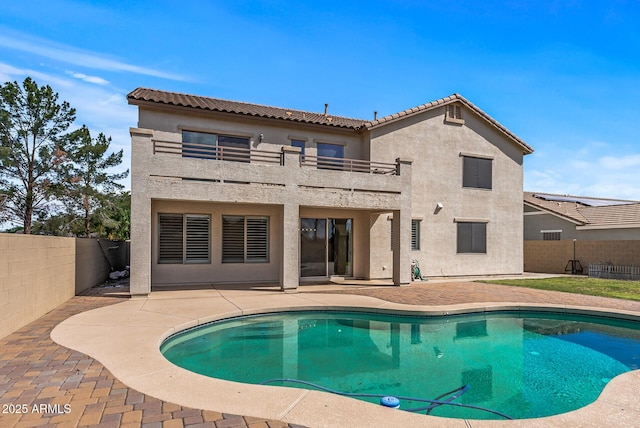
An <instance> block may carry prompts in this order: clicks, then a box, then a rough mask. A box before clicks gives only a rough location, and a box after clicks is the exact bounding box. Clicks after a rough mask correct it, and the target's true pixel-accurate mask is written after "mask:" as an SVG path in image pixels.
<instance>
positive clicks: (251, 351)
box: [161, 311, 640, 419]
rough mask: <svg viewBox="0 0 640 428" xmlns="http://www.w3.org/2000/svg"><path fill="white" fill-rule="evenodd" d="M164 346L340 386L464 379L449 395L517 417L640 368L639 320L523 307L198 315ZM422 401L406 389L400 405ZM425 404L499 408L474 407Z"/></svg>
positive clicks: (554, 409)
mask: <svg viewBox="0 0 640 428" xmlns="http://www.w3.org/2000/svg"><path fill="white" fill-rule="evenodd" d="M161 351H162V353H163V354H164V355H165V357H166V358H167V359H168V360H169V361H171V362H173V363H174V364H176V365H178V366H181V367H183V368H185V369H187V370H191V371H193V372H196V373H200V374H203V375H206V376H210V377H215V378H220V379H227V380H233V381H237V382H245V383H253V384H259V383H262V382H265V381H269V380H272V379H282V378H286V379H299V380H303V381H306V382H311V383H314V384H317V385H320V386H322V387H326V388H330V389H333V390H338V391H341V392H345V393H354V394H384V395H393V396H402V397H416V398H424V399H434V398H436V397H438V396H440V395H442V394H443V393H446V392H447V391H451V390H454V389H456V388H459V387H461V386H464V385H468V386H469V389H468V391H466V392H465V393H464V394H462V395H461V396H460V397H458V398H456V399H455V400H454V401H453V402H454V403H460V404H463V405H465V406H466V405H469V406H479V407H483V408H488V409H492V410H494V411H496V412H501V413H503V414H506V415H508V416H510V417H512V418H514V419H521V418H535V417H542V416H549V415H554V414H559V413H564V412H567V411H570V410H575V409H577V408H580V407H582V406H585V405H587V404H589V403H591V402H593V401H594V400H595V399H596V398H597V397H598V395H599V394H600V393H601V392H602V389H603V388H604V386H605V385H606V384H607V382H609V380H611V379H612V378H613V377H615V376H617V375H619V374H621V373H624V372H627V371H630V370H634V369H638V368H640V323H636V322H631V321H620V320H613V319H608V318H598V317H586V316H574V315H567V314H550V313H544V314H541V313H523V312H517V313H514V312H510V313H508V312H499V313H485V314H473V315H459V316H446V317H426V318H425V317H406V316H396V315H380V314H370V313H355V312H315V311H313V312H295V313H279V314H269V315H260V316H252V317H243V318H236V319H232V320H228V321H221V322H216V323H212V324H209V325H205V326H201V327H198V328H196V329H192V330H188V331H186V332H182V333H179V334H177V335H174V336H172V337H171V338H169V339H168V340H166V341H165V342H164V343H163V344H162V346H161ZM273 384H275V385H285V386H293V387H296V386H298V387H306V388H309V389H313V388H312V387H310V386H305V385H297V384H294V383H288V382H287V383H285V382H276V383H273ZM445 398H446V397H445ZM361 399H365V400H367V401H371V402H376V403H377V402H379V398H361ZM420 406H424V403H420V402H411V401H408V400H401V405H400V408H401V409H409V408H415V407H420ZM423 413H424V412H423ZM430 414H432V415H436V416H444V417H454V418H470V419H502V417H501V416H499V415H496V414H495V413H489V412H485V411H481V410H476V409H472V408H468V407H453V406H440V407H436V408H434V409H432V410H431V411H430Z"/></svg>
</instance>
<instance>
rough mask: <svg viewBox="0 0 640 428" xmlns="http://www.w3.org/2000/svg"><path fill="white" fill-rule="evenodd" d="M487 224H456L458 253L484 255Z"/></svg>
mask: <svg viewBox="0 0 640 428" xmlns="http://www.w3.org/2000/svg"><path fill="white" fill-rule="evenodd" d="M486 252H487V224H486V223H474V222H460V223H458V253H486Z"/></svg>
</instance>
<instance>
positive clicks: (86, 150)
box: [58, 126, 129, 237]
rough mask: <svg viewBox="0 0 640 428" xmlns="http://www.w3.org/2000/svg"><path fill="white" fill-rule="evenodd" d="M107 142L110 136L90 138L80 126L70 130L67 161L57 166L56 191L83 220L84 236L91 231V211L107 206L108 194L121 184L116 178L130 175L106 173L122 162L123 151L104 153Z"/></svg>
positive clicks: (109, 140) (127, 173) (71, 211)
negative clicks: (58, 167)
mask: <svg viewBox="0 0 640 428" xmlns="http://www.w3.org/2000/svg"><path fill="white" fill-rule="evenodd" d="M110 144H111V138H110V137H109V138H107V137H105V135H104V134H102V133H100V134H98V137H97V138H95V139H92V138H91V134H90V132H89V129H88V128H87V127H86V126H83V127H82V128H80V129H78V130H76V131H74V132H73V133H72V135H71V137H70V144H69V145H68V151H67V158H68V160H69V161H70V162H69V163H67V164H65V165H64V166H62V167H61V168H60V170H61V178H62V180H61V181H60V183H59V186H58V194H59V196H60V199H61V200H62V202H63V203H64V204H65V205H66V206H67V209H68V210H69V212H70V213H74V214H79V216H80V217H81V218H82V219H83V220H84V235H85V236H87V237H88V236H90V234H91V217H92V214H93V213H94V211H96V210H97V209H98V208H100V207H104V206H106V205H107V203H108V202H109V198H110V196H113V195H114V193H115V192H116V191H119V190H121V189H122V188H123V187H124V186H123V185H122V184H120V183H118V182H117V180H121V179H123V178H125V177H127V176H128V175H129V170H126V171H123V172H120V173H113V174H111V173H108V172H107V170H108V169H109V168H113V167H116V166H118V165H120V164H121V163H122V150H120V151H119V152H113V153H110V154H108V155H107V150H109V145H110Z"/></svg>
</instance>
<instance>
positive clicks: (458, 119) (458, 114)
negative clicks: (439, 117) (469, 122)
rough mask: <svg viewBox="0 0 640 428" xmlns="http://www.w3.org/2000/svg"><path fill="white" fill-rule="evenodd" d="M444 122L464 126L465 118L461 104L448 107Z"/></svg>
mask: <svg viewBox="0 0 640 428" xmlns="http://www.w3.org/2000/svg"><path fill="white" fill-rule="evenodd" d="M444 120H445V121H446V122H451V123H458V124H461V125H462V124H464V118H463V117H462V106H461V105H460V104H449V105H448V106H447V107H446V111H445V115H444Z"/></svg>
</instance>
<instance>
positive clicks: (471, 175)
mask: <svg viewBox="0 0 640 428" xmlns="http://www.w3.org/2000/svg"><path fill="white" fill-rule="evenodd" d="M462 159H463V163H462V168H463V171H462V187H475V188H478V189H491V184H492V183H491V175H492V162H493V161H492V160H491V159H484V158H474V157H471V156H463V157H462Z"/></svg>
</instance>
